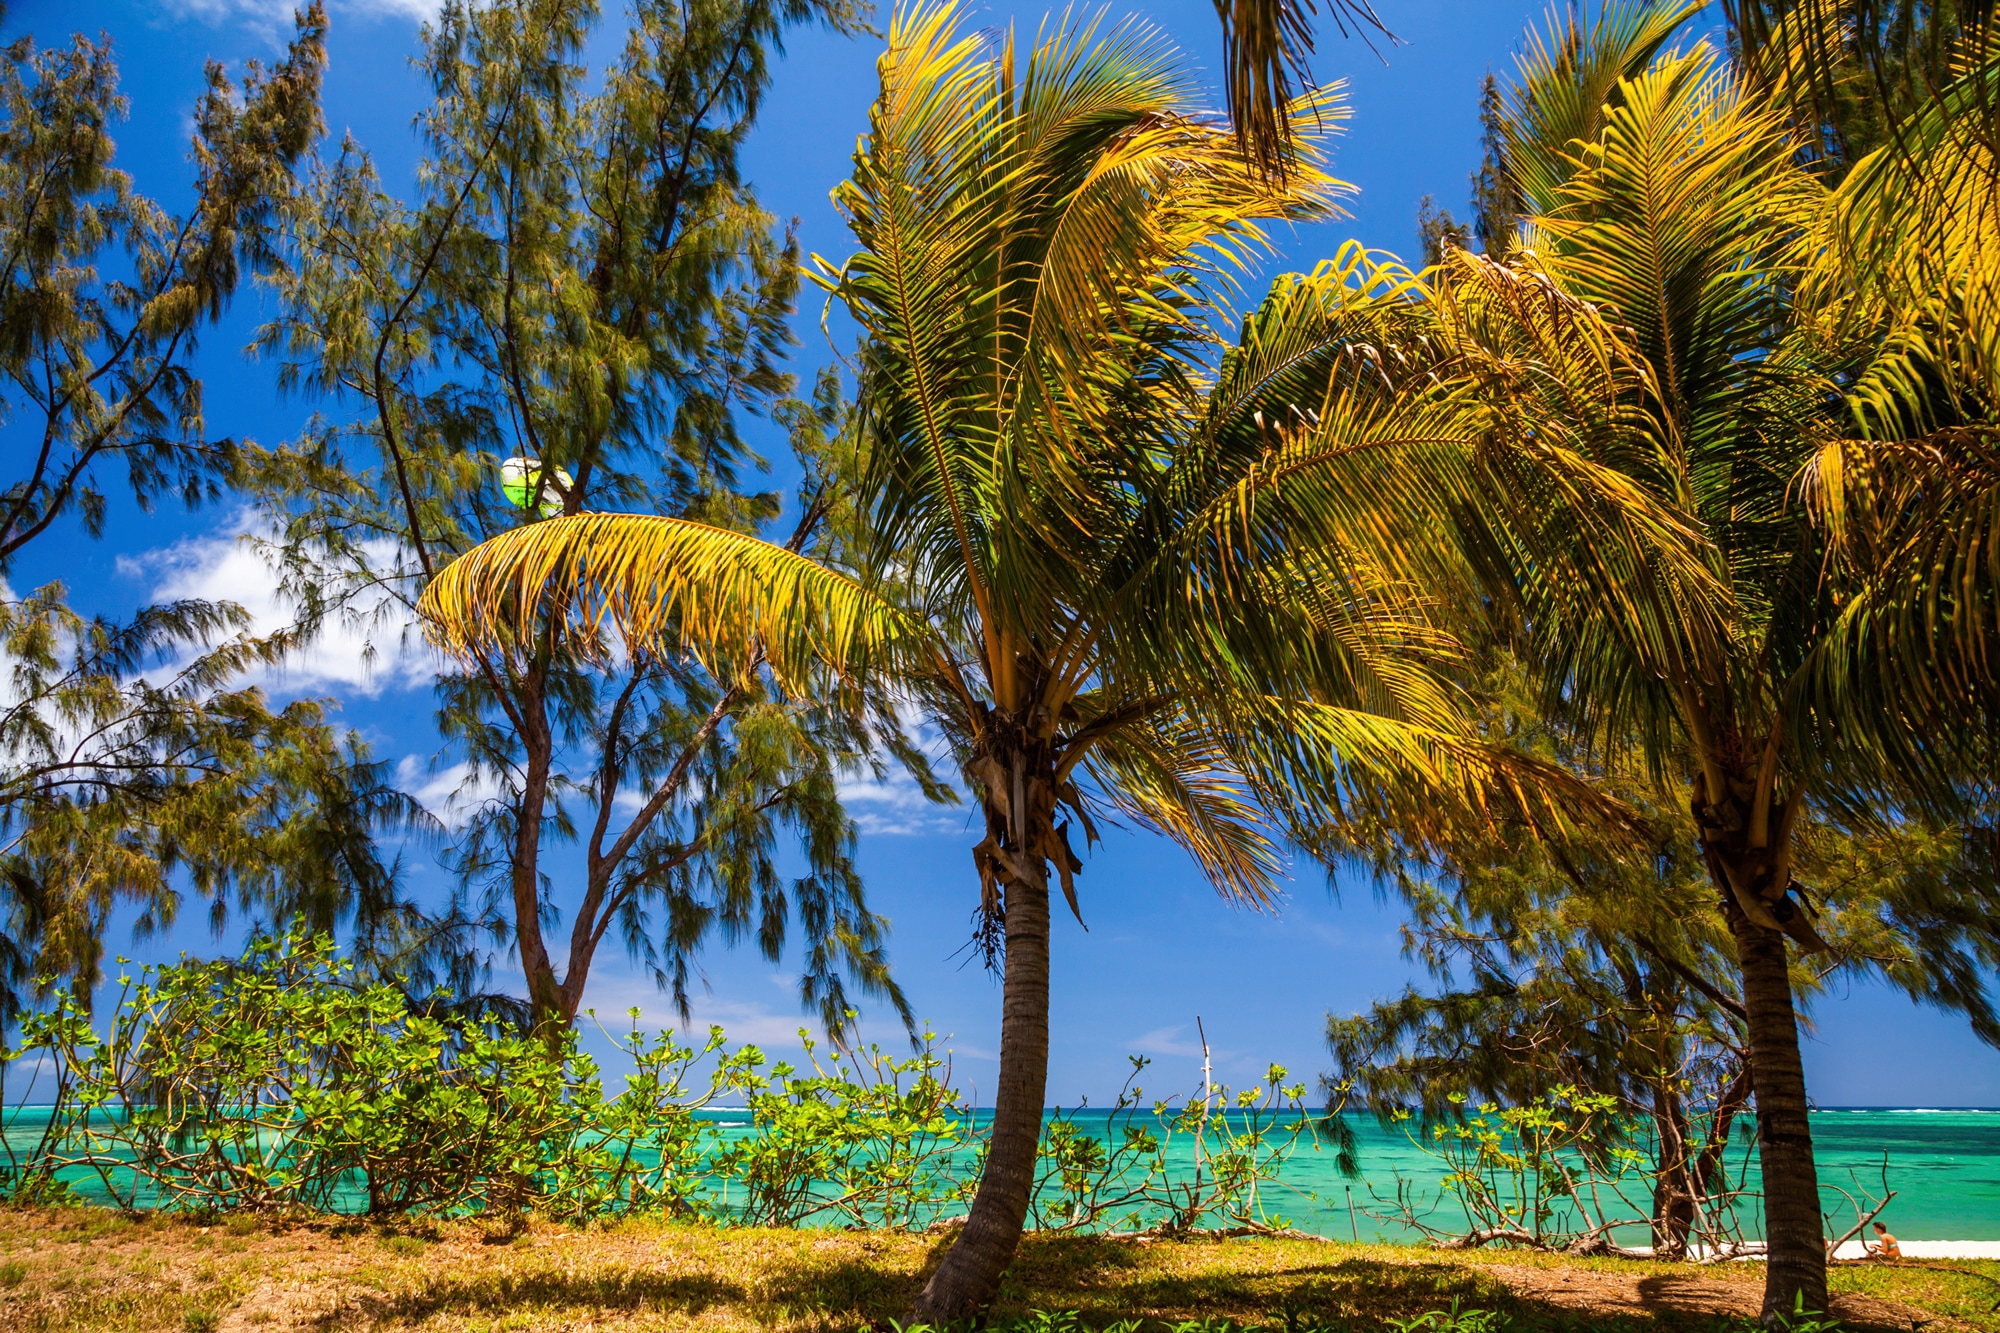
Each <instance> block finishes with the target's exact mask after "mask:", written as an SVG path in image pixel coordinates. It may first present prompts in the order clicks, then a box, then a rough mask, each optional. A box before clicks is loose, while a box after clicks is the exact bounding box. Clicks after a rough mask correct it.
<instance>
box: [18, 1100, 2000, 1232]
mask: <svg viewBox="0 0 2000 1333" xmlns="http://www.w3.org/2000/svg"><path fill="white" fill-rule="evenodd" d="M1068 1114H1069V1116H1070V1118H1072V1119H1074V1120H1075V1121H1076V1122H1077V1125H1078V1128H1080V1129H1082V1130H1083V1131H1084V1132H1086V1133H1092V1134H1095V1135H1098V1136H1103V1135H1104V1133H1105V1130H1106V1129H1107V1128H1108V1124H1107V1121H1108V1117H1107V1116H1106V1115H1105V1114H1104V1113H1101V1112H1094V1111H1089V1110H1085V1111H1081V1112H1073V1113H1068ZM710 1115H711V1116H712V1117H713V1119H714V1121H715V1127H716V1129H717V1131H718V1132H719V1133H720V1134H721V1135H722V1136H723V1137H724V1138H728V1137H733V1136H734V1135H736V1134H741V1133H746V1132H748V1129H749V1125H748V1118H747V1115H746V1114H744V1113H741V1112H736V1113H732V1112H730V1111H727V1110H721V1111H716V1112H712V1113H710ZM45 1116H46V1113H45V1112H42V1111H40V1110H39V1109H38V1108H35V1107H14V1108H8V1109H7V1110H6V1111H5V1112H4V1114H0V1120H4V1121H5V1139H6V1141H7V1143H8V1144H9V1145H10V1146H12V1147H14V1148H15V1149H16V1150H17V1151H18V1150H20V1149H24V1148H26V1147H27V1146H28V1145H29V1144H30V1143H32V1142H33V1141H34V1139H35V1138H36V1137H37V1135H38V1133H39V1131H40V1129H41V1127H42V1124H43V1122H44V1120H45ZM982 1118H983V1116H982ZM1350 1123H1352V1124H1353V1126H1354V1129H1355V1137H1356V1140H1357V1146H1358V1149H1359V1153H1358V1156H1359V1165H1360V1168H1361V1175H1360V1177H1359V1178H1358V1179H1349V1178H1347V1177H1345V1176H1343V1175H1342V1174H1341V1173H1340V1171H1339V1169H1338V1167H1337V1166H1336V1163H1335V1153H1334V1151H1333V1148H1332V1147H1331V1145H1327V1146H1323V1147H1314V1146H1311V1144H1310V1141H1309V1140H1307V1139H1304V1138H1302V1139H1301V1140H1300V1146H1299V1148H1298V1149H1297V1151H1296V1152H1295V1153H1294V1154H1293V1155H1292V1157H1291V1158H1290V1159H1289V1160H1288V1161H1287V1163H1286V1165H1285V1168H1284V1170H1283V1172H1282V1174H1281V1175H1280V1177H1279V1179H1278V1180H1277V1181H1276V1182H1274V1183H1272V1184H1267V1185H1266V1186H1264V1188H1263V1192H1262V1202H1263V1205H1264V1208H1265V1210H1266V1211H1267V1213H1270V1214H1274V1215H1277V1216H1280V1217H1282V1218H1284V1219H1285V1220H1286V1221H1288V1222H1289V1223H1290V1224H1291V1225H1292V1226H1294V1227H1297V1228H1299V1229H1301V1230H1304V1231H1310V1232H1314V1233H1316V1234H1319V1235H1324V1236H1331V1237H1334V1238H1336V1239H1351V1238H1358V1239H1360V1240H1363V1241H1386V1242H1391V1243H1400V1242H1413V1241H1416V1240H1418V1239H1419V1237H1417V1236H1416V1235H1415V1234H1413V1233H1411V1232H1409V1231H1408V1230H1406V1229H1405V1228H1403V1227H1401V1226H1399V1225H1396V1224H1395V1223H1394V1222H1392V1221H1389V1220H1387V1218H1386V1216H1384V1215H1386V1214H1388V1213H1389V1212H1390V1211H1392V1210H1391V1209H1390V1208H1389V1207H1388V1206H1387V1205H1386V1202H1385V1201H1388V1200H1393V1199H1394V1198H1395V1196H1396V1191H1397V1186H1398V1182H1399V1180H1400V1181H1402V1182H1405V1183H1406V1184H1407V1186H1408V1188H1409V1190H1410V1191H1411V1192H1412V1193H1413V1194H1414V1195H1416V1196H1419V1197H1424V1198H1427V1199H1428V1200H1430V1201H1431V1202H1432V1203H1434V1204H1435V1205H1436V1207H1437V1211H1436V1212H1435V1213H1433V1214H1432V1215H1431V1219H1430V1220H1431V1222H1432V1224H1433V1225H1437V1226H1441V1227H1445V1228H1449V1227H1450V1225H1451V1221H1452V1219H1453V1217H1454V1216H1462V1214H1459V1213H1458V1212H1457V1210H1456V1206H1455V1204H1453V1203H1452V1202H1451V1201H1449V1200H1448V1199H1445V1198H1443V1197H1442V1196H1441V1191H1440V1190H1439V1187H1438V1185H1439V1179H1440V1177H1441V1176H1442V1174H1443V1168H1442V1166H1441V1165H1440V1164H1439V1163H1438V1161H1437V1160H1436V1159H1435V1158H1433V1157H1430V1156H1428V1155H1427V1154H1425V1153H1424V1152H1423V1151H1422V1150H1421V1149H1419V1147H1418V1146H1417V1145H1416V1144H1415V1143H1414V1142H1412V1141H1411V1139H1410V1137H1409V1136H1408V1135H1407V1134H1406V1133H1404V1132H1403V1131H1402V1130H1400V1129H1394V1128H1384V1127H1382V1126H1380V1125H1378V1124H1377V1123H1376V1122H1375V1121H1373V1120H1372V1119H1368V1118H1364V1117H1354V1118H1351V1120H1350ZM1812 1124H1813V1145H1814V1151H1815V1155H1816V1157H1817V1159H1818V1162H1819V1171H1820V1180H1821V1185H1822V1194H1823V1199H1822V1202H1823V1206H1824V1208H1825V1209H1826V1211H1828V1212H1829V1213H1833V1214H1835V1215H1836V1225H1837V1226H1838V1228H1839V1229H1840V1230H1845V1229H1846V1228H1847V1226H1848V1225H1850V1224H1851V1222H1852V1220H1853V1217H1854V1213H1853V1209H1852V1208H1851V1207H1850V1206H1849V1204H1848V1203H1847V1201H1846V1200H1845V1199H1844V1198H1843V1197H1842V1195H1841V1194H1840V1193H1839V1192H1838V1190H1839V1189H1843V1188H1844V1189H1846V1190H1847V1191H1848V1192H1849V1193H1850V1194H1856V1195H1859V1194H1861V1193H1866V1194H1869V1195H1876V1196H1879V1195H1880V1193H1881V1180H1882V1169H1883V1155H1884V1154H1885V1153H1886V1154H1887V1158H1888V1185H1889V1188H1890V1189H1893V1190H1895V1191H1896V1198H1895V1199H1894V1200H1893V1201H1892V1202H1891V1203H1890V1205H1889V1207H1888V1209H1887V1210H1886V1211H1885V1212H1884V1213H1883V1214H1882V1220H1883V1221H1884V1222H1886V1223H1887V1224H1888V1226H1889V1228H1890V1230H1892V1231H1894V1232H1895V1233H1896V1235H1897V1236H1898V1237H1900V1238H1902V1239H1903V1240H1961V1241H1993V1242H2000V1110H1898V1109H1882V1108H1868V1109H1850V1110H1825V1111H1820V1112H1817V1113H1815V1114H1814V1116H1813V1122H1812ZM1114 1137H1115V1136H1114ZM1180 1142H1181V1143H1182V1144H1184V1143H1185V1140H1181V1141H1180ZM1176 1153H1177V1154H1179V1155H1187V1149H1186V1148H1185V1147H1184V1146H1183V1147H1179V1148H1177V1149H1176ZM1746 1160H1747V1161H1748V1163H1749V1174H1748V1179H1747V1181H1746V1184H1747V1187H1748V1188H1749V1189H1751V1190H1753V1191H1754V1190H1755V1188H1756V1170H1755V1152H1754V1149H1753V1148H1752V1146H1751V1145H1750V1144H1749V1143H1747V1142H1744V1141H1742V1140H1740V1139H1739V1140H1738V1141H1737V1142H1736V1143H1734V1144H1732V1146H1731V1150H1730V1161H1731V1166H1732V1169H1734V1168H1736V1167H1737V1166H1739V1165H1741V1164H1742V1163H1744V1162H1745V1161H1746ZM1192 1165H1193V1162H1192V1158H1191V1156H1189V1157H1188V1160H1186V1161H1175V1160H1170V1162H1169V1168H1170V1170H1173V1171H1175V1172H1176V1173H1179V1172H1181V1171H1184V1170H1186V1169H1189V1168H1191V1167H1192ZM76 1184H77V1186H78V1187H79V1189H80V1190H81V1191H82V1192H83V1193H84V1194H85V1196H86V1197H89V1196H90V1195H91V1194H92V1193H93V1192H94V1191H93V1188H92V1184H93V1182H92V1181H90V1180H87V1179H84V1180H78V1181H77V1182H76ZM1746 1233H1747V1234H1748V1235H1750V1236H1753V1237H1754V1236H1755V1235H1756V1234H1757V1231H1756V1227H1755V1224H1754V1219H1751V1224H1750V1225H1749V1226H1747V1227H1746ZM1620 1239H1622V1240H1625V1241H1626V1242H1627V1243H1632V1244H1644V1243H1645V1237H1644V1233H1643V1229H1639V1230H1638V1231H1637V1232H1636V1233H1634V1234H1628V1235H1623V1236H1621V1237H1620Z"/></svg>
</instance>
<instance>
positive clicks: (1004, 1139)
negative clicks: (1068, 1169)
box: [916, 857, 1049, 1323]
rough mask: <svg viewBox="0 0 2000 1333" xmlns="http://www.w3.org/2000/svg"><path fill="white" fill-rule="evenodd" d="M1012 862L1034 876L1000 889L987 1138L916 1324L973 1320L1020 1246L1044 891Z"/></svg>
mask: <svg viewBox="0 0 2000 1333" xmlns="http://www.w3.org/2000/svg"><path fill="white" fill-rule="evenodd" d="M1022 860H1024V861H1027V862H1029V863H1030V864H1029V865H1028V866H1027V867H1024V868H1026V869H1028V870H1029V871H1030V872H1031V873H1032V874H1034V879H1033V881H1032V882H1030V881H1019V880H1017V881H1015V882H1014V883H1011V884H1009V885H1008V886H1007V898H1006V928H1007V960H1006V980H1005V983H1004V990H1003V992H1002V998H1001V1004H1000V1084H999V1087H998V1089H997V1091H996V1092H995V1094H994V1097H993V1137H992V1139H991V1147H990V1151H989V1152H988V1154H987V1157H986V1170H985V1173H984V1174H982V1175H981V1176H980V1178H979V1192H978V1193H977V1194H976V1195H974V1196H973V1199H972V1212H971V1214H970V1215H969V1216H968V1217H967V1218H966V1219H965V1230H963V1231H961V1232H960V1233H959V1235H958V1240H957V1241H956V1243H954V1244H953V1245H952V1247H951V1251H950V1253H948V1254H946V1255H945V1257H944V1262H943V1263H942V1264H940V1265H939V1266H938V1270H937V1272H935V1273H933V1274H931V1280H930V1281H929V1282H927V1283H925V1284H924V1290H923V1294H922V1295H920V1296H918V1297H917V1307H916V1316H917V1318H919V1319H924V1320H929V1321H931V1322H934V1323H942V1322H944V1321H947V1320H960V1319H970V1318H973V1317H975V1316H977V1315H978V1314H979V1313H980V1312H981V1311H983V1310H985V1308H986V1307H987V1306H988V1305H989V1304H990V1303H991V1302H992V1300H993V1296H994V1293H995V1292H997V1291H998V1290H999V1289H1000V1278H1001V1276H1002V1275H1003V1274H1004V1273H1005V1272H1006V1271H1007V1265H1008V1264H1010V1263H1012V1262H1013V1260H1014V1250H1015V1247H1016V1246H1018V1245H1019V1244H1020V1243H1021V1227H1022V1224H1023V1223H1024V1222H1026V1220H1027V1216H1028V1195H1029V1192H1030V1191H1031V1190H1033V1189H1034V1186H1035V1155H1036V1151H1037V1149H1038V1148H1039V1147H1040V1145H1041V1139H1042V1107H1043V1098H1044V1094H1045V1093H1046V1092H1047V1090H1048V1081H1049V885H1048V879H1047V877H1046V875H1045V873H1043V872H1042V866H1041V863H1040V862H1039V861H1036V860H1035V859H1034V858H1032V857H1023V858H1022Z"/></svg>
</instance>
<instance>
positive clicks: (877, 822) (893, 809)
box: [840, 718, 974, 837]
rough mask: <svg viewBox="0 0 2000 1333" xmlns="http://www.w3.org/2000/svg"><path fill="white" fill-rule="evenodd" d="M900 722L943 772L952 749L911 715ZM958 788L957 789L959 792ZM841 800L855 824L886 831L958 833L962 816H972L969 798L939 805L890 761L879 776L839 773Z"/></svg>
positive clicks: (896, 834)
mask: <svg viewBox="0 0 2000 1333" xmlns="http://www.w3.org/2000/svg"><path fill="white" fill-rule="evenodd" d="M903 725H904V726H905V727H906V728H907V729H908V731H909V734H911V735H913V736H914V737H915V739H916V741H917V744H918V746H919V747H920V748H921V749H922V750H923V751H924V753H925V754H926V755H928V756H929V758H930V761H931V766H932V768H933V769H934V770H935V771H936V772H938V773H939V774H941V775H943V774H948V773H949V771H950V767H951V749H950V747H949V746H948V745H946V744H945V742H944V738H943V736H941V735H940V734H939V733H938V731H937V729H936V728H934V727H928V726H924V725H922V724H920V723H918V722H917V721H916V720H915V719H914V718H905V719H904V721H903ZM962 796H963V793H961V797H962ZM840 800H841V803H842V804H843V805H845V806H846V807H847V814H848V817H849V818H850V819H852V820H853V821H854V826H855V827H856V828H858V829H860V830H861V831H862V832H863V833H868V834H879V835H887V836H891V837H922V836H924V835H926V834H933V833H962V832H964V831H965V828H966V821H967V820H968V819H971V818H973V817H974V811H973V809H972V807H971V805H970V804H966V803H961V804H959V805H939V804H937V803H936V802H935V801H932V800H931V799H930V798H929V797H927V796H925V795H924V790H923V788H922V787H920V786H918V785H917V780H916V779H915V778H913V777H911V776H910V775H909V773H908V772H907V771H906V770H905V769H904V768H903V767H902V766H901V765H900V764H896V763H895V762H894V761H891V762H890V765H889V768H888V771H887V772H885V773H884V774H883V775H882V776H881V777H879V778H878V777H876V776H875V775H874V774H873V773H869V772H865V771H864V772H861V773H858V774H847V775H844V776H842V777H841V779H840Z"/></svg>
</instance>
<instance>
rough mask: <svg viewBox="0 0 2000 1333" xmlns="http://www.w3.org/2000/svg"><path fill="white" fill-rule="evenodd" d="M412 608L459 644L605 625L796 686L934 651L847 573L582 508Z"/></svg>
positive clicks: (455, 570)
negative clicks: (766, 671)
mask: <svg viewBox="0 0 2000 1333" xmlns="http://www.w3.org/2000/svg"><path fill="white" fill-rule="evenodd" d="M418 610H419V612H420V613H421V614H422V615H423V617H424V620H425V622H426V626H427V629H428V631H429V633H430V634H431V635H432V637H433V638H434V639H435V640H436V641H437V642H438V643H440V644H441V645H443V646H444V647H445V648H447V649H448V650H450V651H453V652H458V653H463V654H473V653H477V652H479V651H480V650H481V649H482V647H483V646H485V645H488V644H495V645H498V646H499V647H501V648H502V649H503V651H504V650H514V651H520V650H523V649H529V648H532V646H533V644H534V643H535V641H536V639H537V638H538V636H540V635H541V634H543V633H545V632H551V631H555V632H566V633H571V634H581V635H584V636H588V637H599V636H601V632H602V631H604V630H607V629H609V630H611V631H614V632H615V633H616V634H617V636H618V638H619V640H620V641H621V642H622V643H623V645H624V646H625V648H626V650H627V651H632V652H638V651H644V652H653V653H669V654H671V653H679V652H690V653H693V654H695V655H696V656H697V657H699V658H700V659H701V660H702V662H703V664H704V665H705V666H707V667H708V668H709V669H710V670H711V671H712V672H714V673H715V674H716V675H717V676H718V677H719V678H722V679H734V678H737V677H738V676H740V675H741V674H742V673H744V672H746V671H752V670H755V669H756V668H757V666H758V665H760V664H766V665H768V666H769V668H770V670H771V671H772V673H773V674H774V675H775V676H776V677H777V679H778V681H779V683H780V684H781V685H782V686H783V687H784V688H785V689H787V690H790V691H793V692H797V693H806V692H810V691H812V690H813V689H815V688H820V689H827V688H833V687H835V686H837V685H838V684H839V683H840V682H842V681H845V680H853V679H856V678H858V677H861V676H864V675H866V674H867V673H869V672H878V671H879V672H890V673H894V672H898V671H900V672H903V673H907V674H912V675H923V674H929V673H933V672H935V671H936V670H937V669H938V664H939V660H940V658H939V654H938V652H937V646H936V644H937V641H936V637H935V635H933V634H932V632H931V630H930V628H929V626H927V625H925V624H924V623H923V622H921V621H918V620H916V619H914V618H913V617H911V616H909V615H908V614H907V613H905V612H903V611H901V610H899V609H898V608H896V607H895V606H893V605H892V604H891V603H889V602H887V601H885V600H884V599H882V598H881V597H879V596H877V595H876V594H874V593H872V592H870V591H869V590H868V589H867V588H864V587H863V586H861V585H860V584H859V583H856V582H855V581H854V580H852V579H850V578H848V577H846V576H844V575H842V574H839V573H836V572H834V571H832V570H829V569H827V568H825V567H824V566H822V565H819V564H816V563H815V562H813V561H812V560H809V559H807V558H806V557H804V556H801V555H799V554H797V553H795V552H793V551H789V550H786V549H785V548H784V547H781V546H774V545H772V544H771V543H769V542H765V541H760V540H758V539H757V538H755V537H749V536H746V535H744V534H742V533H738V532H731V531H728V530H727V529H723V528H713V527H709V526H707V525H705V524H701V523H692V522H688V521H687V520H684V519H675V518H659V517H652V516H647V515H638V514H577V515H572V516H569V517H565V518H558V519H551V520H549V521H547V522H541V523H530V524H528V525H526V526H524V527H521V528H516V529H515V530H514V531H512V532H509V533H505V534H503V535H501V536H499V537H495V538H493V539H491V540H490V541H486V542H483V543H481V544H480V545H479V546H477V547H475V548H473V549H472V550H471V551H470V552H468V553H466V554H465V555H463V556H461V557H459V558H458V559H457V560H455V561H453V562H452V563H451V564H449V565H447V566H446V567H445V568H444V569H443V570H442V571H441V572H440V573H439V575H438V577H437V578H436V579H435V580H433V581H432V583H431V585H430V586H429V587H428V588H426V589H425V591H424V595H423V600H422V602H421V603H420V604H419V606H418Z"/></svg>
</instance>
